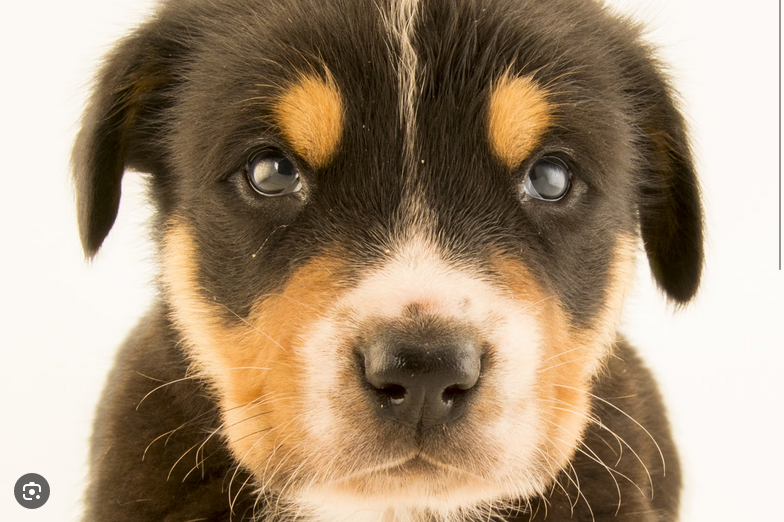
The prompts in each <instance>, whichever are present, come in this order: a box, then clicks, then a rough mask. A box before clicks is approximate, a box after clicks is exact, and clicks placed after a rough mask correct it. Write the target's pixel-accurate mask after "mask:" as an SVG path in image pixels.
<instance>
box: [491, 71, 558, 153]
mask: <svg viewBox="0 0 784 522" xmlns="http://www.w3.org/2000/svg"><path fill="white" fill-rule="evenodd" d="M552 108H553V105H552V103H550V102H549V101H548V100H547V93H546V92H545V91H544V90H543V89H542V88H541V87H539V86H538V85H537V84H536V83H535V82H534V81H533V79H532V78H531V77H530V76H522V77H510V76H509V75H508V74H504V75H503V76H502V77H501V79H500V80H499V81H498V82H497V83H496V84H495V86H494V87H493V92H492V93H491V95H490V104H489V118H488V122H489V126H488V135H489V136H488V137H489V139H490V146H491V147H492V149H493V152H494V153H495V155H496V156H498V158H499V159H500V160H501V161H502V162H503V163H504V164H505V165H506V166H507V167H509V168H514V167H516V166H517V165H519V164H520V163H521V162H522V161H523V160H525V159H526V158H527V157H528V156H529V155H530V154H531V152H533V150H534V148H535V147H536V146H537V145H538V144H539V141H540V140H541V137H542V134H543V133H544V131H545V130H547V128H548V127H550V125H551V124H552Z"/></svg>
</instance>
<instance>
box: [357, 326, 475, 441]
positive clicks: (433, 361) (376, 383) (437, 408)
mask: <svg viewBox="0 0 784 522" xmlns="http://www.w3.org/2000/svg"><path fill="white" fill-rule="evenodd" d="M361 354H362V356H363V359H364V371H365V379H366V380H367V382H368V384H370V386H371V387H372V388H373V390H374V391H375V393H376V396H377V398H378V402H377V404H378V411H379V413H380V415H382V416H383V417H386V418H389V419H392V420H394V421H395V422H398V423H399V424H402V425H404V426H407V427H409V428H412V429H416V430H426V429H428V428H431V427H433V426H435V425H438V424H446V423H450V422H454V421H455V420H457V419H459V418H460V417H461V416H462V415H463V412H464V411H465V407H466V403H467V401H468V398H469V395H470V394H471V391H472V390H473V389H474V387H475V385H476V383H477V381H478V380H479V373H480V370H481V363H480V355H479V351H478V349H477V346H476V343H475V342H473V341H472V340H469V339H461V340H458V341H455V340H452V341H450V342H435V343H434V342H421V343H411V342H404V341H400V340H397V341H391V342H389V341H376V342H372V343H370V344H368V345H367V346H365V347H364V349H363V350H361Z"/></svg>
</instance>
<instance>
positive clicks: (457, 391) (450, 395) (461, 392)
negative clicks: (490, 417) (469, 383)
mask: <svg viewBox="0 0 784 522" xmlns="http://www.w3.org/2000/svg"><path fill="white" fill-rule="evenodd" d="M469 391H471V388H468V389H464V388H463V387H461V386H460V385H458V384H455V385H453V386H449V387H448V388H446V389H445V390H444V392H443V393H442V394H441V400H442V401H443V402H444V404H452V403H453V402H454V401H455V399H458V400H459V399H460V398H461V397H464V396H465V395H467V394H468V392H469Z"/></svg>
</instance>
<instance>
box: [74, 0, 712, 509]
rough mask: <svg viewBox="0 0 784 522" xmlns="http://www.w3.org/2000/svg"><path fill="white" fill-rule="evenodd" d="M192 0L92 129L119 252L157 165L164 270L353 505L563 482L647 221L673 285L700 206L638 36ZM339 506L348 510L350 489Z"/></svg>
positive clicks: (272, 413) (254, 452)
mask: <svg viewBox="0 0 784 522" xmlns="http://www.w3.org/2000/svg"><path fill="white" fill-rule="evenodd" d="M268 4H269V5H266V4H265V6H264V9H261V8H260V7H259V6H258V5H256V3H254V2H248V1H241V0H226V1H224V2H170V3H168V4H165V5H164V6H163V7H161V8H160V10H159V12H158V13H157V15H156V17H155V18H154V19H153V20H152V21H150V22H148V23H147V24H146V25H144V26H142V27H141V28H140V29H139V30H137V32H135V33H133V34H132V35H131V36H129V37H128V38H127V39H126V40H125V41H124V42H122V44H121V45H120V46H119V47H118V48H117V50H116V51H115V52H114V54H113V55H111V56H110V57H109V59H108V61H107V65H106V66H105V67H104V71H103V73H102V76H101V79H100V80H99V87H98V90H97V91H96V95H95V97H94V99H93V101H92V103H91V106H90V108H89V109H88V112H87V113H86V116H85V120H84V127H83V130H82V132H81V134H80V137H79V143H78V144H77V149H76V155H75V170H76V180H77V188H78V190H79V198H80V220H81V226H82V239H83V243H84V245H85V249H86V251H87V252H88V254H93V253H94V252H95V251H96V250H97V248H98V247H99V246H100V243H101V241H102V240H103V238H104V236H105V235H106V233H107V232H108V230H109V228H110V227H111V224H112V222H113V219H114V216H115V214H116V211H117V202H118V200H119V182H120V177H121V175H122V172H123V170H124V169H125V168H126V167H129V168H134V169H136V170H141V171H145V172H148V173H150V186H151V193H152V196H153V200H154V201H155V203H156V204H157V207H158V213H157V218H156V219H157V221H156V226H155V230H156V235H157V239H158V241H159V244H160V269H161V278H160V280H161V290H162V293H163V296H164V299H165V300H166V302H167V304H168V307H169V310H170V313H171V317H172V318H173V320H174V322H175V324H176V327H177V329H178V331H179V333H180V334H181V336H182V339H183V346H184V347H185V348H184V349H185V351H186V353H187V356H188V357H189V358H190V360H191V361H192V363H193V367H194V369H195V370H196V371H197V372H198V373H199V375H200V376H201V377H202V378H203V379H204V381H205V382H206V383H207V384H208V385H209V389H210V391H211V393H212V395H213V396H214V399H215V401H216V402H217V403H218V404H219V406H220V411H221V413H222V419H221V420H222V425H221V426H222V427H221V434H222V435H223V437H224V438H225V440H226V443H227V445H228V447H229V448H230V449H231V451H232V453H233V455H234V457H235V459H236V460H237V462H238V463H239V464H240V465H241V466H242V467H244V468H245V469H247V470H248V471H250V472H251V473H252V475H253V476H254V478H255V479H256V483H257V484H256V485H257V487H258V488H259V490H260V491H263V492H265V493H267V494H271V495H274V496H277V497H279V502H280V503H282V505H289V506H297V507H298V509H305V510H307V509H316V507H315V506H320V507H319V508H318V509H321V510H323V511H324V512H325V513H332V514H335V515H339V514H341V513H343V511H340V509H348V511H346V512H347V513H348V512H352V511H354V510H356V509H359V508H363V507H367V508H379V509H384V508H401V507H406V508H411V509H412V510H414V511H417V510H419V511H421V512H423V513H424V512H427V513H431V514H433V513H436V514H443V515H445V516H446V515H448V514H449V513H454V512H458V511H460V510H468V509H474V508H481V507H482V506H487V505H490V504H492V503H494V502H497V501H499V500H503V499H507V498H526V497H529V496H531V495H535V494H538V493H541V492H542V491H544V490H545V488H547V487H548V486H549V485H550V484H551V482H552V480H553V478H554V476H555V475H556V474H557V473H558V472H559V471H560V470H561V469H563V468H565V467H566V466H568V462H569V460H570V458H571V457H572V455H573V454H574V452H575V448H576V447H577V445H578V444H579V440H580V437H581V434H582V431H583V429H584V428H585V425H586V422H587V419H588V417H589V414H590V409H589V397H590V390H591V381H592V379H593V377H594V376H595V375H596V374H597V372H599V371H600V369H601V366H602V363H603V360H604V359H605V358H606V357H607V356H608V354H609V353H610V352H611V350H612V345H613V343H614V340H615V335H616V327H617V322H618V317H619V314H620V309H621V304H622V301H623V297H624V293H625V291H626V288H627V284H628V283H629V281H630V278H631V275H632V273H633V269H634V259H635V248H636V244H637V241H638V237H639V234H640V233H642V236H643V239H644V241H645V245H646V250H647V252H648V255H649V259H650V261H651V266H652V268H653V271H654V275H655V276H656V278H657V281H658V282H659V283H660V285H661V286H662V288H663V289H664V290H665V291H666V292H667V293H668V294H669V295H670V297H671V298H672V299H673V300H675V301H676V302H684V301H686V300H688V299H689V298H690V297H691V296H692V295H693V293H694V291H695V289H696V287H697V284H698V281H699V273H700V264H701V256H702V252H701V247H700V244H701V228H700V208H699V198H698V191H697V185H696V181H695V179H694V175H693V172H692V169H691V160H690V155H689V150H688V146H687V144H686V140H685V137H684V131H683V123H682V120H681V118H680V116H679V115H678V113H677V111H676V110H675V108H674V107H673V104H672V101H671V99H670V95H669V89H668V88H667V86H666V84H665V83H664V81H663V80H662V78H661V77H660V75H659V73H658V72H657V70H656V67H655V64H654V62H653V61H652V60H651V59H650V58H649V56H648V54H649V53H648V51H647V50H646V48H645V47H644V46H643V45H642V44H640V43H639V42H638V41H637V32H636V30H635V29H633V28H630V27H629V26H628V25H627V24H625V23H621V22H618V21H617V20H615V19H612V18H610V17H609V16H607V15H606V14H605V13H604V12H603V11H602V10H601V9H600V8H599V7H598V6H596V5H594V4H592V3H589V2H582V1H581V2H568V1H559V2H552V3H547V4H546V5H545V4H541V3H535V2H530V3H529V2H434V1H430V0H427V1H424V0H423V1H415V0H394V1H385V2H384V1H382V2H360V1H346V2H340V3H335V4H334V5H323V3H322V2H308V1H299V2H290V1H274V2H269V3H268ZM330 510H332V511H330Z"/></svg>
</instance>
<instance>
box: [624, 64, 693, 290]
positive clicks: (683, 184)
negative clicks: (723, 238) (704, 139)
mask: <svg viewBox="0 0 784 522" xmlns="http://www.w3.org/2000/svg"><path fill="white" fill-rule="evenodd" d="M632 63H634V64H636V67H635V70H633V72H632V74H633V75H634V76H635V77H636V78H637V80H638V81H639V82H640V85H641V88H640V92H639V93H637V95H636V99H637V100H639V101H641V102H642V103H643V104H644V106H642V107H640V109H639V110H640V111H641V113H642V114H643V115H644V116H643V121H644V122H645V124H644V125H645V127H644V128H643V129H641V131H643V132H644V133H645V136H644V137H643V144H642V147H641V148H642V149H643V151H644V158H643V162H644V164H643V165H642V170H643V181H642V184H641V186H640V190H639V204H638V208H639V216H640V232H641V234H642V239H643V242H644V244H645V251H646V253H647V254H648V261H649V263H650V266H651V271H652V272H653V276H654V278H655V279H656V282H657V283H658V285H659V287H660V288H661V289H662V290H664V292H666V294H667V296H668V297H669V298H670V300H671V301H673V302H674V303H676V304H678V305H682V304H685V303H686V302H688V301H689V300H690V299H691V298H693V297H694V295H695V294H696V293H697V289H698V287H699V285H700V277H701V274H702V265H703V218H702V203H701V200H700V187H699V182H698V180H697V175H696V173H695V169H694V160H693V158H692V153H691V148H690V146H689V140H688V137H687V133H686V124H685V122H684V119H683V116H682V115H681V113H680V112H679V110H678V108H677V106H676V104H675V96H674V94H673V92H672V90H671V88H670V87H669V85H668V84H667V82H666V80H665V79H664V78H663V77H662V75H661V73H660V72H659V71H658V67H660V65H659V64H657V63H656V62H655V61H654V62H651V61H649V60H639V59H635V60H634V61H633V62H632Z"/></svg>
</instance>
